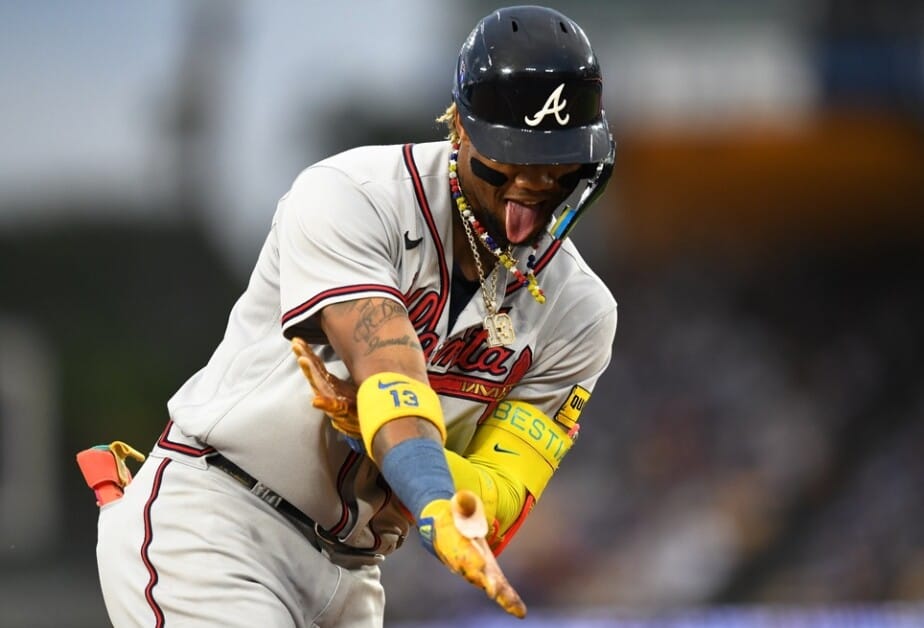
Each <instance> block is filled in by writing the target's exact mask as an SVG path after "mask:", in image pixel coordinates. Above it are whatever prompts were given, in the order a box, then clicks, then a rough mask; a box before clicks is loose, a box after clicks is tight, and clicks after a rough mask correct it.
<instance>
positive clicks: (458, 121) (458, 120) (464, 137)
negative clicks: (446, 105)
mask: <svg viewBox="0 0 924 628" xmlns="http://www.w3.org/2000/svg"><path fill="white" fill-rule="evenodd" d="M452 125H453V127H454V128H455V130H456V135H458V136H459V141H460V142H467V141H468V133H466V132H465V127H463V126H462V116H461V115H459V111H458V109H457V110H456V112H455V115H453V117H452Z"/></svg>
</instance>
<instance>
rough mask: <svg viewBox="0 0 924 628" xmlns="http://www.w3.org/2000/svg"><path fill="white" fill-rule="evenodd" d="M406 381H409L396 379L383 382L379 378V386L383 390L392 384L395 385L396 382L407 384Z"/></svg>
mask: <svg viewBox="0 0 924 628" xmlns="http://www.w3.org/2000/svg"><path fill="white" fill-rule="evenodd" d="M408 383H410V382H408V381H407V380H406V379H396V380H395V381H393V382H383V381H382V380H379V388H381V389H383V390H384V389H386V388H391V387H392V386H397V385H398V384H408Z"/></svg>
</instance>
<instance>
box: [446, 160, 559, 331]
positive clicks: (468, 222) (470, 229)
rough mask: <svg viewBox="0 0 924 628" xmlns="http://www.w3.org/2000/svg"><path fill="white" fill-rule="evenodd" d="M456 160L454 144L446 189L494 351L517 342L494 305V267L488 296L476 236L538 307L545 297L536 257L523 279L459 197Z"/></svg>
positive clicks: (511, 259) (514, 262)
mask: <svg viewBox="0 0 924 628" xmlns="http://www.w3.org/2000/svg"><path fill="white" fill-rule="evenodd" d="M458 157H459V145H458V144H453V145H452V152H451V153H450V155H449V189H450V193H451V194H452V198H453V200H455V203H456V207H458V209H459V213H460V214H461V215H462V227H463V228H464V229H465V235H466V237H467V239H468V244H469V246H470V247H471V249H472V255H473V256H474V258H475V268H476V269H477V270H478V283H479V284H480V285H481V297H482V299H483V300H484V307H485V309H486V310H487V312H488V315H487V316H486V317H485V319H484V323H483V326H484V329H485V331H487V332H488V338H487V342H488V346H491V347H497V346H502V345H509V344H512V343H513V342H514V340H515V339H516V334H515V332H514V329H513V321H512V320H511V319H510V316H508V315H507V314H506V313H504V312H498V311H497V301H496V300H495V299H496V297H497V275H498V272H497V266H496V265H495V266H494V268H493V269H492V270H491V290H490V292H489V290H488V286H487V282H486V280H485V275H484V268H483V267H482V265H481V255H480V253H479V251H478V244H477V243H476V242H475V233H477V234H478V238H480V239H481V241H482V242H483V243H484V245H485V247H486V248H487V249H488V250H489V251H490V252H491V253H492V254H493V255H494V257H496V258H497V259H498V261H500V263H501V264H503V265H504V267H505V268H506V269H507V270H508V271H509V272H511V273H512V274H513V276H514V277H516V279H517V281H518V282H519V283H520V284H521V285H522V284H526V287H527V289H528V290H529V293H530V294H531V295H533V298H534V299H535V300H536V301H537V302H538V303H545V293H543V292H542V289H541V288H540V287H539V282H538V281H537V280H536V274H535V272H534V269H535V266H536V256H535V254H532V255H530V256H529V260H528V261H527V274H526V275H524V274H523V273H522V272H521V271H520V269H519V268H517V260H516V259H515V258H514V257H513V255H512V250H511V248H512V247H511V246H510V245H508V246H507V249H506V250H504V249H502V248H500V247H499V246H497V244H496V243H495V242H494V238H492V237H491V234H489V233H488V232H487V230H486V229H485V228H484V227H483V226H482V225H481V223H480V222H478V219H477V218H475V214H474V213H473V212H472V208H471V205H469V203H468V200H466V198H465V195H464V194H463V193H462V186H461V185H459V176H458V164H457V159H458Z"/></svg>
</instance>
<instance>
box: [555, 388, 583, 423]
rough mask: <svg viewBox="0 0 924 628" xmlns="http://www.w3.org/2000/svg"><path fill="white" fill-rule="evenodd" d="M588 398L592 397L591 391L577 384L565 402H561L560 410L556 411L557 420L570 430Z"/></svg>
mask: <svg viewBox="0 0 924 628" xmlns="http://www.w3.org/2000/svg"><path fill="white" fill-rule="evenodd" d="M588 399H590V391H589V390H587V389H586V388H584V387H583V386H578V385H577V384H575V385H574V386H572V388H571V392H570V393H568V398H567V399H565V403H563V404H561V407H560V408H559V409H558V412H556V413H555V420H556V421H558V422H559V423H561V424H562V425H564V426H565V427H566V428H568V429H569V430H570V429H571V428H573V427H574V426H575V424H576V423H577V422H578V419H579V418H580V417H581V411H582V410H583V409H584V405H585V404H586V403H587V400H588Z"/></svg>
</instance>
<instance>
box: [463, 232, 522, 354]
mask: <svg viewBox="0 0 924 628" xmlns="http://www.w3.org/2000/svg"><path fill="white" fill-rule="evenodd" d="M462 227H463V228H464V229H465V236H466V237H467V238H468V245H469V246H470V247H471V249H472V255H473V256H474V258H475V268H476V269H477V270H478V283H479V284H480V286H481V298H482V299H483V300H484V309H485V310H487V312H488V315H487V316H486V317H485V319H484V322H483V323H482V326H483V327H484V330H485V331H486V332H488V339H487V342H488V346H489V347H501V346H504V345H509V344H513V342H514V341H515V340H516V333H515V332H514V330H513V320H511V318H510V316H509V315H507V313H506V312H498V311H497V300H496V299H497V277H498V275H499V274H500V273H499V272H498V270H497V269H498V265H497V264H495V265H494V268H492V269H491V288H490V289H488V286H487V281H486V280H485V276H484V267H483V266H482V265H481V255H480V254H479V253H478V243H477V242H475V234H474V233H472V228H471V227H470V226H469V224H468V222H467V221H466V220H465V219H464V218H463V219H462Z"/></svg>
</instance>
